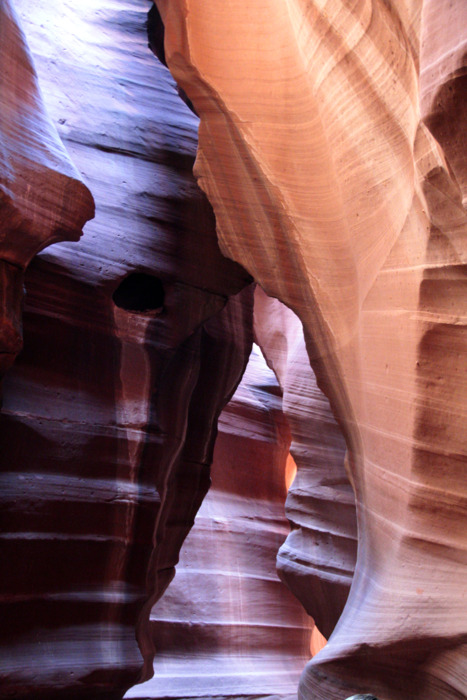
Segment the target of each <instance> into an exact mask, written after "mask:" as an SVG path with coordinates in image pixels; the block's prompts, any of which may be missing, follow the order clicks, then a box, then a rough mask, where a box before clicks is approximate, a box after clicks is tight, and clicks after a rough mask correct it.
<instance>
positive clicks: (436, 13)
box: [420, 0, 467, 207]
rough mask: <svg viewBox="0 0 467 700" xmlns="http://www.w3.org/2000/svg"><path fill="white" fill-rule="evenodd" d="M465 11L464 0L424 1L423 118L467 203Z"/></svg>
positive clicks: (466, 41)
mask: <svg viewBox="0 0 467 700" xmlns="http://www.w3.org/2000/svg"><path fill="white" fill-rule="evenodd" d="M466 23H467V10H466V5H465V2H463V0H424V3H423V10H422V35H421V56H420V83H421V84H420V106H421V111H422V117H423V120H424V122H425V123H426V124H427V126H428V128H429V129H430V131H431V132H432V133H433V134H434V135H435V137H436V139H437V140H438V141H439V143H440V144H441V146H442V147H443V150H444V152H445V154H446V156H447V158H448V161H449V165H450V167H451V168H452V170H453V172H454V174H455V177H456V179H457V181H458V183H459V185H460V187H461V190H462V194H463V200H464V207H465V205H466V202H467V167H466V157H465V154H466V152H467V31H466V30H465V26H466Z"/></svg>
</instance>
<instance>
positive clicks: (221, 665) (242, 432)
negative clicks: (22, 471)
mask: <svg viewBox="0 0 467 700" xmlns="http://www.w3.org/2000/svg"><path fill="white" fill-rule="evenodd" d="M289 444H290V433H289V428H288V425H287V421H286V418H285V416H284V414H283V412H282V400H281V392H280V389H279V387H278V384H277V381H276V379H275V377H274V374H273V373H272V371H271V370H270V369H268V367H267V366H266V365H265V362H264V359H263V358H262V355H261V353H260V352H259V351H258V349H257V348H256V349H254V351H253V353H252V355H251V358H250V361H249V364H248V366H247V370H246V373H245V375H244V377H243V379H242V382H241V384H240V386H239V387H238V389H237V391H236V393H235V395H234V397H233V399H232V400H231V401H230V403H229V404H228V406H227V407H226V408H225V409H224V411H223V412H222V414H221V417H220V420H219V435H218V438H217V441H216V447H215V450H214V461H213V465H212V487H211V490H210V491H209V493H208V495H207V496H206V498H205V500H204V502H203V505H202V506H201V509H200V511H199V513H198V515H197V518H196V521H195V525H194V527H193V529H192V531H191V532H190V534H189V536H188V538H187V540H186V542H185V545H184V548H183V550H182V553H181V558H180V563H179V564H178V566H177V574H176V576H175V579H174V581H173V583H172V584H171V585H170V587H169V589H168V590H167V592H166V594H165V595H164V597H163V598H162V599H161V600H160V601H159V603H158V604H157V605H156V606H155V607H154V608H153V610H152V613H151V628H152V634H153V638H154V643H155V646H156V649H157V653H156V657H155V664H154V677H153V678H152V679H151V680H150V681H148V682H147V683H144V684H142V685H141V686H135V687H134V688H132V689H131V690H130V691H129V692H128V693H127V695H126V696H125V697H126V698H166V697H167V698H169V697H170V698H206V699H207V698H213V697H216V696H217V697H219V696H222V697H224V696H225V697H227V696H228V697H232V698H237V697H238V698H257V697H258V696H262V697H264V696H266V695H271V696H272V695H273V696H274V697H275V698H279V697H280V698H283V697H287V698H288V697H291V696H293V695H295V696H296V689H297V685H298V680H299V677H300V673H301V671H302V670H303V667H304V665H305V663H306V661H307V660H308V659H309V658H310V632H311V627H312V621H311V620H310V618H309V617H307V615H306V614H305V612H304V610H303V608H302V607H301V606H300V604H299V603H298V601H297V600H295V599H294V597H293V596H292V595H291V594H290V593H289V591H288V590H287V589H286V588H285V586H283V585H282V584H281V582H280V581H279V578H278V576H277V572H276V566H275V564H276V554H277V550H278V548H279V547H280V545H281V544H282V543H283V541H284V539H285V538H286V536H287V534H288V532H289V527H288V523H287V521H286V519H285V517H284V499H285V496H286V486H287V484H286V477H287V474H286V465H287V456H288V452H289Z"/></svg>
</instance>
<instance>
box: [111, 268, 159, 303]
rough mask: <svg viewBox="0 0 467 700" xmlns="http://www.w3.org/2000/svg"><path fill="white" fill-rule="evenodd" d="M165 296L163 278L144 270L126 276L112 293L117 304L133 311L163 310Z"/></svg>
mask: <svg viewBox="0 0 467 700" xmlns="http://www.w3.org/2000/svg"><path fill="white" fill-rule="evenodd" d="M164 297H165V293H164V286H163V284H162V282H161V280H160V279H159V278H158V277H154V276H153V275H147V274H145V273H143V272H132V273H131V274H130V275H128V277H125V279H124V280H123V281H122V282H121V283H120V284H119V285H118V287H117V289H116V290H115V292H114V293H113V295H112V299H113V301H114V304H115V305H116V306H118V307H119V308H120V309H124V310H125V311H132V312H133V313H138V312H139V313H141V312H145V311H158V310H162V308H163V306H164Z"/></svg>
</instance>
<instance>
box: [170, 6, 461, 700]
mask: <svg viewBox="0 0 467 700" xmlns="http://www.w3.org/2000/svg"><path fill="white" fill-rule="evenodd" d="M157 6H158V8H159V10H160V13H161V16H162V20H163V22H164V25H165V32H166V33H165V57H166V60H167V63H168V65H169V67H170V69H171V71H172V73H173V75H174V76H175V78H176V80H177V82H178V83H179V84H180V86H181V87H182V88H183V90H184V91H185V92H186V94H187V95H188V98H189V99H190V100H191V101H192V103H193V105H194V107H195V109H196V111H197V113H198V114H199V116H200V119H201V124H200V129H199V147H198V156H197V163H196V174H197V177H198V182H199V184H200V186H201V187H202V188H203V189H204V191H205V192H206V193H207V195H208V197H209V199H210V201H211V203H212V205H213V208H214V212H215V215H216V221H217V232H218V236H219V240H220V243H221V248H222V250H223V251H224V252H225V254H226V255H228V256H229V257H232V258H233V259H235V260H237V261H238V262H241V263H242V264H243V265H244V266H245V268H246V269H247V270H248V271H249V272H250V273H251V274H252V276H253V277H254V278H255V280H257V281H258V282H259V283H260V284H261V286H262V287H263V289H264V290H265V291H266V292H267V293H268V294H269V295H270V296H274V297H277V298H279V299H280V300H281V301H283V302H284V303H285V304H286V305H287V306H289V307H290V308H292V309H293V310H294V311H295V313H296V314H297V315H298V317H299V318H300V319H301V321H302V323H303V327H304V333H305V341H306V344H307V349H308V355H309V358H310V361H311V363H312V366H313V368H314V369H315V372H316V374H317V377H318V383H319V385H320V387H321V388H322V389H323V390H324V392H325V393H326V395H327V396H328V398H329V400H330V404H331V407H332V410H333V412H334V414H335V416H336V418H337V420H338V422H339V424H340V425H341V428H342V430H343V433H344V436H345V439H346V444H347V450H348V459H347V464H348V469H349V475H350V478H351V480H352V483H353V486H354V490H355V495H356V501H357V513H358V524H359V548H358V557H357V565H356V570H355V576H354V578H353V582H352V588H351V591H350V595H349V598H348V600H347V603H346V606H345V609H344V611H343V614H342V616H341V618H340V620H339V623H338V626H337V628H336V630H335V631H334V633H333V635H332V636H331V638H330V640H329V642H328V644H327V646H326V647H325V648H324V649H323V651H322V652H321V653H320V654H319V655H318V656H317V657H315V658H314V659H313V660H312V661H311V662H310V663H309V664H308V666H307V668H306V670H305V672H304V674H303V677H302V681H301V684H300V690H299V696H300V698H318V699H320V698H322V699H323V700H325V699H326V700H327V699H328V698H329V697H338V695H339V693H341V692H342V693H346V691H347V694H350V693H352V692H353V693H355V692H368V690H372V691H373V692H375V693H376V694H377V695H381V696H382V697H383V698H386V697H387V698H391V700H396V699H398V698H400V699H401V700H402V698H404V699H405V698H407V697H408V696H416V697H423V698H432V699H433V700H435V699H438V698H461V697H463V696H464V691H465V687H466V665H467V658H466V653H465V652H466V641H467V636H466V631H467V625H466V622H467V620H466V609H465V598H464V594H465V582H466V579H465V571H466V567H465V564H466V541H465V514H466V494H465V489H464V486H463V481H464V480H463V476H464V474H465V462H466V441H465V425H466V422H465V394H466V388H467V379H466V373H465V366H464V363H465V357H466V354H465V350H466V334H465V311H466V309H465V299H466V298H467V295H466V293H465V292H466V285H465V256H466V246H465V234H466V217H465V211H464V209H463V207H462V200H461V194H460V190H459V188H458V185H457V183H456V181H455V180H454V179H453V178H452V176H451V171H450V168H449V166H448V164H447V162H446V160H445V157H444V155H443V153H442V150H441V148H440V147H439V145H438V144H437V142H436V141H435V139H434V138H433V136H432V134H431V133H430V131H429V130H428V129H427V128H426V127H425V126H424V124H423V123H422V122H421V121H420V106H419V98H420V83H419V57H420V49H419V47H420V19H421V10H422V3H421V2H404V0H393V2H391V3H385V2H381V3H379V2H378V3H371V2H360V3H352V4H351V5H349V4H348V3H344V2H342V1H340V0H331V1H330V2H325V3H321V2H316V3H315V2H313V3H305V2H300V0H297V1H291V2H286V3H284V2H277V1H276V0H264V1H263V0H262V1H261V2H260V3H255V5H254V7H253V6H252V5H251V4H250V3H243V2H232V3H223V4H222V5H219V4H218V3H215V2H204V3H203V4H202V5H200V4H199V3H196V2H195V0H176V1H175V2H167V1H166V0H158V1H157ZM462 14H464V13H462ZM459 31H460V32H461V31H462V30H461V29H459Z"/></svg>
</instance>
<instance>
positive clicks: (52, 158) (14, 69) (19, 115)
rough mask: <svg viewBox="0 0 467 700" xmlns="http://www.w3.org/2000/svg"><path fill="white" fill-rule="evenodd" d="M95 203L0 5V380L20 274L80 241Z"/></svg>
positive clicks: (12, 345)
mask: <svg viewBox="0 0 467 700" xmlns="http://www.w3.org/2000/svg"><path fill="white" fill-rule="evenodd" d="M93 212H94V203H93V200H92V197H91V194H90V192H89V190H88V189H87V188H86V187H85V185H84V184H83V182H82V181H81V178H80V175H79V174H78V172H77V171H76V169H75V168H74V166H73V165H72V163H71V161H70V159H69V156H68V154H67V152H66V151H65V149H64V148H63V145H62V143H61V141H60V138H59V136H58V134H57V131H56V128H55V126H54V124H53V123H52V122H51V121H50V119H49V117H48V115H47V113H46V110H45V107H44V103H43V101H42V97H41V94H40V91H39V86H38V83H37V75H36V71H35V68H34V65H33V61H32V57H31V54H30V52H29V49H28V46H27V43H26V40H25V37H24V34H23V32H22V30H21V28H20V25H19V23H18V17H17V15H16V12H15V10H14V8H13V7H12V4H11V2H10V0H2V1H1V2H0V292H1V294H0V376H1V374H3V373H4V372H5V370H6V369H8V367H9V366H10V365H11V364H12V362H13V361H14V358H15V357H16V354H17V353H18V352H19V350H20V349H21V345H22V340H21V300H22V296H23V278H24V270H25V268H26V266H27V265H28V263H29V262H30V260H31V259H32V258H33V256H34V255H35V254H36V253H37V252H38V251H40V250H42V249H43V248H45V247H46V246H48V245H50V244H51V243H55V242H56V241H63V240H78V239H79V237H80V235H81V229H82V227H83V225H84V224H85V222H86V221H87V220H88V219H90V218H92V216H93Z"/></svg>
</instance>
